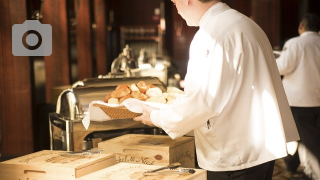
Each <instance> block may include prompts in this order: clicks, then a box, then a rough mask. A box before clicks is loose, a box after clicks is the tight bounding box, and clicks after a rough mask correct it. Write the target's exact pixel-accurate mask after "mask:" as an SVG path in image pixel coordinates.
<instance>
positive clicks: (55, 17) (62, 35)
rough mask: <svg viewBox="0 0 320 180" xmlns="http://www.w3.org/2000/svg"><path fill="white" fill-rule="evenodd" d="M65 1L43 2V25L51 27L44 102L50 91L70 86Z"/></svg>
mask: <svg viewBox="0 0 320 180" xmlns="http://www.w3.org/2000/svg"><path fill="white" fill-rule="evenodd" d="M66 4H67V3H66V1H65V0H45V1H44V4H43V10H42V12H43V19H42V23H43V24H50V25H51V26H52V54H51V56H45V57H44V60H45V71H46V102H47V103H49V102H50V99H51V89H52V87H55V86H62V85H69V84H70V65H69V50H68V28H67V25H68V24H67V22H68V21H67V9H66Z"/></svg>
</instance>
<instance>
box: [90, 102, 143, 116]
mask: <svg viewBox="0 0 320 180" xmlns="http://www.w3.org/2000/svg"><path fill="white" fill-rule="evenodd" d="M93 106H95V107H100V108H101V109H102V110H103V111H104V112H105V113H106V114H107V115H108V116H109V117H110V118H112V119H128V118H134V117H137V116H140V115H141V113H135V112H131V111H129V110H128V109H127V108H126V107H125V106H118V107H110V106H106V105H102V104H94V105H93Z"/></svg>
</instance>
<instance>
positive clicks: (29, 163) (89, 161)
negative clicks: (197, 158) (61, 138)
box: [0, 150, 116, 180]
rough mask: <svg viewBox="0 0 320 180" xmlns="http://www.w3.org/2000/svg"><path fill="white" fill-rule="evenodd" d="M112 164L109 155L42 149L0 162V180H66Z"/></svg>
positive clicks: (113, 162)
mask: <svg viewBox="0 0 320 180" xmlns="http://www.w3.org/2000/svg"><path fill="white" fill-rule="evenodd" d="M114 164H116V161H115V155H113V154H106V153H100V154H85V155H84V154H73V153H68V152H67V151H51V150H43V151H39V152H35V153H32V154H28V155H25V156H21V157H18V158H15V159H11V160H8V161H4V162H1V163H0V180H11V179H17V180H18V179H30V180H31V179H32V180H33V179H36V180H61V179H63V180H69V179H76V178H78V177H81V176H84V175H87V174H89V173H92V172H95V171H97V170H100V169H104V168H106V167H109V166H112V165H114Z"/></svg>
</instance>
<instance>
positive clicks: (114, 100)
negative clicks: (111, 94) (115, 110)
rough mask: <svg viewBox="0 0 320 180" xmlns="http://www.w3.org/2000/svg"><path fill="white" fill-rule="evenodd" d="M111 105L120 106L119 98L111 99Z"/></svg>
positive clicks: (109, 101)
mask: <svg viewBox="0 0 320 180" xmlns="http://www.w3.org/2000/svg"><path fill="white" fill-rule="evenodd" d="M108 103H109V104H119V99H118V98H110V99H109V100H108Z"/></svg>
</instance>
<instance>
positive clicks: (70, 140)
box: [49, 77, 166, 151]
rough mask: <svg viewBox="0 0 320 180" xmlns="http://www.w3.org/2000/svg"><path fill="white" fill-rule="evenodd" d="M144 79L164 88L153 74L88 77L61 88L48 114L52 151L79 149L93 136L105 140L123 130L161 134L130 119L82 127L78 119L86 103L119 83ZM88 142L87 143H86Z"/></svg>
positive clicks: (159, 130)
mask: <svg viewBox="0 0 320 180" xmlns="http://www.w3.org/2000/svg"><path fill="white" fill-rule="evenodd" d="M139 81H145V82H146V83H148V84H154V85H156V86H158V87H160V88H162V89H163V90H164V91H165V89H166V87H165V85H164V84H163V83H162V82H161V81H160V80H159V79H158V78H156V77H139V78H136V77H132V78H112V79H106V78H102V79H100V78H92V79H85V80H83V81H79V82H77V83H75V84H73V85H72V88H69V89H66V90H64V91H63V92H62V93H61V94H60V96H59V97H58V100H57V106H56V112H52V113H49V126H50V148H51V149H52V150H66V151H82V150H86V149H88V148H91V147H92V146H93V147H94V145H92V141H93V140H94V139H98V140H106V139H110V138H113V137H116V136H119V135H123V134H127V133H140V134H162V133H163V131H161V129H159V128H155V127H149V126H146V125H144V124H142V123H140V122H135V121H133V120H132V119H115V120H110V121H103V122H96V121H91V123H90V126H89V129H88V130H86V129H85V128H84V126H83V124H82V119H83V118H84V116H85V115H86V114H87V112H88V107H89V104H90V102H92V101H94V100H103V99H104V97H105V96H106V94H107V93H109V92H111V91H113V90H114V89H115V87H116V86H117V85H119V84H130V83H138V82H139ZM88 142H89V143H91V144H90V145H88Z"/></svg>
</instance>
